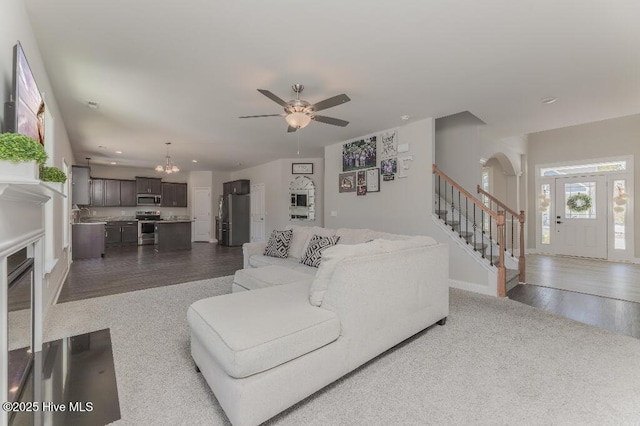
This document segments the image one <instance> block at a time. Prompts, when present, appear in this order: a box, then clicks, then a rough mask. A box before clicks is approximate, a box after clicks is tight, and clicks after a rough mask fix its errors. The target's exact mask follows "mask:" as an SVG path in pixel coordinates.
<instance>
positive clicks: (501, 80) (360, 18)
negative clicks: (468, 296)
mask: <svg viewBox="0 0 640 426" xmlns="http://www.w3.org/2000/svg"><path fill="white" fill-rule="evenodd" d="M25 3H26V5H27V10H28V12H29V15H30V17H31V20H32V25H33V27H34V31H35V33H36V37H37V39H38V43H39V45H40V50H41V53H42V56H43V58H44V61H45V65H46V67H47V70H48V74H49V77H50V79H51V83H52V85H53V87H54V91H55V95H56V99H57V101H58V104H59V106H60V109H61V114H62V119H63V121H64V123H65V125H66V127H67V130H68V133H69V137H70V139H71V142H72V145H73V149H74V152H75V155H76V158H77V159H78V160H79V161H80V160H83V158H84V157H86V156H91V157H93V158H94V161H95V162H103V163H104V162H107V163H108V162H109V161H117V162H118V163H119V164H122V165H131V166H138V167H152V166H154V165H156V164H157V163H159V162H161V161H162V160H163V156H164V154H165V145H164V143H165V142H167V141H171V142H172V143H173V145H172V146H171V155H172V157H173V158H174V160H176V162H177V163H178V165H179V166H180V167H181V168H182V169H183V170H189V169H191V170H237V169H241V168H245V167H248V166H252V165H256V164H261V163H265V162H267V161H270V160H273V159H277V158H287V157H288V158H291V157H295V154H296V142H297V140H296V137H297V134H295V133H292V134H288V133H287V132H286V127H287V126H286V123H285V121H284V119H283V118H280V117H269V118H254V119H238V117H239V116H241V115H253V114H277V113H280V112H282V109H281V107H280V106H278V105H277V104H276V103H274V102H272V101H271V100H269V99H268V98H266V97H264V96H263V95H261V94H260V93H258V92H257V91H256V89H268V90H271V91H272V92H273V93H275V94H276V95H278V96H280V97H281V98H283V99H285V100H289V99H292V98H293V93H292V91H291V85H292V84H293V83H302V84H304V85H305V90H304V93H303V96H302V98H304V99H306V100H308V101H309V102H311V103H315V102H317V101H320V100H323V99H325V98H328V97H330V96H333V95H337V94H340V93H346V94H347V95H349V97H351V102H349V103H347V104H344V105H341V106H337V107H335V108H331V109H328V110H326V111H323V113H322V114H323V115H328V116H332V117H337V118H341V119H344V120H348V121H350V122H351V123H350V124H349V126H347V127H346V128H341V127H335V126H331V125H327V124H322V123H315V122H312V123H311V124H310V125H309V126H308V127H307V128H305V129H303V130H302V131H301V132H299V133H300V144H301V147H302V149H301V153H300V155H301V156H302V157H311V156H322V154H323V150H322V147H323V146H325V145H327V144H330V143H335V142H339V141H343V140H347V139H350V138H352V137H356V136H360V135H365V134H368V133H371V132H375V131H378V130H382V129H386V128H390V127H394V126H397V125H400V124H401V120H400V116H401V115H404V114H408V115H410V116H411V117H412V119H419V118H424V117H442V116H446V115H449V114H453V113H457V112H461V111H466V110H468V111H470V112H472V113H473V114H475V115H476V116H477V117H479V118H480V119H482V120H483V121H484V122H485V123H487V124H488V125H489V126H491V130H492V133H494V134H497V135H502V136H512V135H520V134H526V133H530V132H535V131H540V130H546V129H552V128H558V127H563V126H567V125H573V124H579V123H584V122H590V121H596V120H601V119H606V118H612V117H619V116H624V115H630V114H635V113H640V84H639V83H640V25H639V24H638V22H639V21H640V19H639V18H640V2H639V1H634V0H626V1H621V0H610V1H603V0H520V1H514V0H485V1H481V2H480V1H477V0H446V1H443V0H440V1H435V0H429V1H426V0H425V1H421V2H418V1H409V0H395V1H381V0H380V1H376V2H371V1H364V0H350V1H344V0H342V1H337V0H325V1H316V2H310V1H305V2H303V1H299V0H298V1H294V0H272V1H264V0H245V1H224V2H223V1H212V0H162V1H158V0H108V1H104V0H103V1H86V0H56V1H51V0H25ZM548 96H555V97H558V101H557V102H556V103H554V104H552V105H542V104H541V103H540V99H542V98H545V97H548ZM87 101H96V102H98V103H99V104H100V109H99V110H97V111H96V110H92V109H90V108H88V107H87V105H86V103H87ZM100 145H102V146H105V147H106V149H98V146H100ZM115 150H122V151H124V154H122V155H118V154H115V153H114V151H115ZM192 159H197V160H198V161H199V163H198V164H193V163H191V160H192ZM239 163H241V165H239Z"/></svg>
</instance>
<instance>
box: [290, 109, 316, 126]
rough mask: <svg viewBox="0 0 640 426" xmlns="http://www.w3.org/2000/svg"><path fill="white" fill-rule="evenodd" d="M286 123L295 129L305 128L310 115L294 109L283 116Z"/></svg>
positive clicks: (309, 120)
mask: <svg viewBox="0 0 640 426" xmlns="http://www.w3.org/2000/svg"><path fill="white" fill-rule="evenodd" d="M285 120H287V124H288V125H289V126H291V127H294V128H296V129H302V128H305V127H307V126H308V125H309V123H311V117H309V116H308V115H307V114H305V113H304V112H300V111H295V112H292V113H291V114H289V115H287V116H286V117H285Z"/></svg>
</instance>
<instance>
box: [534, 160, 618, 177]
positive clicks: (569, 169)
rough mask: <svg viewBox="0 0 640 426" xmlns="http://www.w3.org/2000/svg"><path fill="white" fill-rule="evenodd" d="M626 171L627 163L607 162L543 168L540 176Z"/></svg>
mask: <svg viewBox="0 0 640 426" xmlns="http://www.w3.org/2000/svg"><path fill="white" fill-rule="evenodd" d="M625 170H627V162H626V161H624V160H620V161H607V162H604V163H594V164H579V165H575V166H556V167H544V168H541V169H540V176H562V175H577V174H582V173H603V172H620V171H625Z"/></svg>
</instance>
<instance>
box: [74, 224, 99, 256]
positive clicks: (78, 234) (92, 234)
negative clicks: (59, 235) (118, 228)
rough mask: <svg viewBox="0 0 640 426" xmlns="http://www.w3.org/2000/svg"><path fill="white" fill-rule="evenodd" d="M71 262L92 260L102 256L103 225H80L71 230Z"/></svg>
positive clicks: (75, 225)
mask: <svg viewBox="0 0 640 426" xmlns="http://www.w3.org/2000/svg"><path fill="white" fill-rule="evenodd" d="M71 238H72V241H73V244H72V247H73V249H72V253H71V256H72V258H73V260H78V259H93V258H99V257H102V256H104V243H105V229H104V224H98V223H80V224H74V225H73V226H72V228H71Z"/></svg>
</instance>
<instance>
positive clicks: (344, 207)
mask: <svg viewBox="0 0 640 426" xmlns="http://www.w3.org/2000/svg"><path fill="white" fill-rule="evenodd" d="M434 128H435V126H434V120H433V119H432V118H427V119H424V120H420V121H415V122H412V123H409V124H406V125H405V126H402V127H400V128H399V129H398V143H399V144H409V152H406V153H402V154H399V155H400V156H405V155H411V156H413V161H412V162H410V169H409V170H408V171H407V174H408V177H407V178H403V179H399V178H398V177H397V176H396V179H395V180H394V181H389V182H383V181H382V177H381V178H380V180H381V182H380V192H375V193H369V194H367V195H366V196H361V197H358V196H357V195H356V193H355V192H350V193H339V192H338V176H339V174H340V173H342V146H343V144H344V143H346V142H350V141H351V140H355V139H356V138H354V139H351V140H349V141H344V142H340V143H336V144H333V145H329V146H326V147H325V150H324V153H325V157H324V158H325V176H324V185H325V191H324V193H325V205H324V222H325V227H327V228H334V229H337V228H343V227H344V228H371V229H375V230H378V231H385V232H392V233H398V234H407V235H428V234H429V233H430V232H429V231H430V228H431V226H432V222H431V211H432V200H433V189H432V183H431V182H432V180H433V179H432V172H431V165H432V164H433V160H434ZM381 131H382V130H381ZM378 139H379V138H378ZM378 152H380V146H378ZM379 164H380V161H379V160H378V165H379ZM332 211H335V212H336V214H337V216H332V215H331V212H332Z"/></svg>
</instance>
